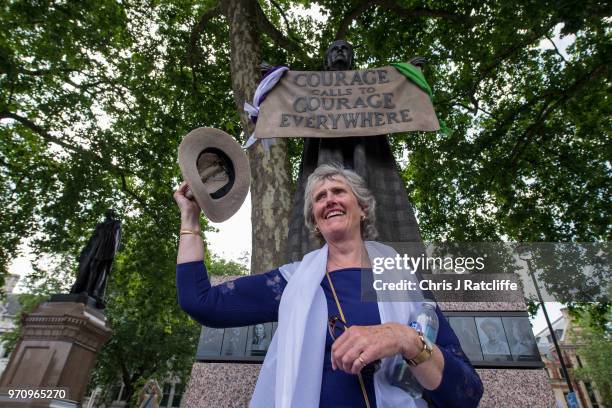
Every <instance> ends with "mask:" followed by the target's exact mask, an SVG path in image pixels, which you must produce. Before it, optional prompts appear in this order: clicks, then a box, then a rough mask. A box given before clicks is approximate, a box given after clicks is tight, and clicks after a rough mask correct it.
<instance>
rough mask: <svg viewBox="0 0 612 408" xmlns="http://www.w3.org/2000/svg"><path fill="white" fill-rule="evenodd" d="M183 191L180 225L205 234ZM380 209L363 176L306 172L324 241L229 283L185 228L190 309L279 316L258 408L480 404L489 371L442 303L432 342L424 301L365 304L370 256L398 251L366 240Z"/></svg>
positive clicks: (211, 316) (214, 317) (315, 227)
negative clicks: (481, 369)
mask: <svg viewBox="0 0 612 408" xmlns="http://www.w3.org/2000/svg"><path fill="white" fill-rule="evenodd" d="M185 190H186V186H185V185H182V186H181V187H180V188H179V189H178V190H177V191H176V192H175V194H174V197H175V200H176V202H177V204H178V205H179V207H180V209H181V219H182V220H183V222H182V225H181V228H182V229H188V230H199V229H198V227H199V225H197V224H196V223H197V222H198V219H199V218H198V214H199V208H197V205H196V204H194V203H193V202H191V201H189V200H188V199H187V198H186V197H185V195H184V194H185ZM375 210H376V202H375V200H374V198H373V196H372V193H371V192H370V191H369V190H368V189H367V188H366V187H365V183H364V181H363V179H362V178H361V177H360V176H358V175H357V174H356V173H355V172H353V171H351V170H347V169H344V168H341V167H339V166H333V165H322V166H319V167H318V168H317V169H316V170H315V171H314V172H313V174H312V175H311V176H310V177H309V178H308V182H307V186H306V189H305V203H304V220H305V223H306V225H307V226H308V228H309V229H310V230H311V231H312V232H313V233H314V234H317V235H318V236H319V237H320V238H322V241H324V242H325V244H324V245H323V246H322V248H321V249H318V250H316V251H313V252H311V253H309V254H307V255H305V256H304V258H303V259H302V261H300V262H294V263H292V264H287V265H283V266H281V267H279V268H278V269H275V270H272V271H270V272H267V273H264V274H259V275H251V276H247V277H243V278H240V279H237V280H235V281H233V282H231V290H227V284H225V285H222V286H215V287H212V286H211V285H210V282H209V281H208V277H207V275H206V270H205V268H204V264H203V262H202V259H203V257H204V251H203V245H202V241H201V237H200V235H198V234H193V235H191V234H187V235H181V239H180V243H179V253H178V258H177V276H176V281H177V289H178V296H179V303H180V305H181V307H182V308H183V309H184V310H185V311H186V312H187V313H189V314H190V315H191V316H192V317H193V318H195V319H196V320H198V321H199V322H200V323H202V324H204V325H207V326H210V327H236V326H245V325H254V324H259V323H266V322H272V321H278V327H277V330H276V333H275V334H274V337H273V338H272V341H271V343H270V346H269V348H268V352H267V354H266V359H265V361H264V364H263V366H262V369H261V372H260V375H259V379H258V381H257V386H256V387H255V392H254V394H253V397H252V400H251V405H250V406H251V407H255V408H258V407H266V408H267V407H273V406H275V407H294V406H300V407H306V408H314V407H339V406H351V407H359V406H365V407H368V408H369V407H374V406H378V407H395V406H402V407H425V406H426V405H427V403H426V402H425V400H424V399H423V398H426V399H428V400H429V401H430V402H432V403H433V404H434V405H436V406H445V407H449V406H457V407H472V406H476V405H478V401H479V400H480V396H481V395H482V383H481V382H480V378H479V377H478V375H477V374H476V372H475V371H474V369H473V367H472V366H471V365H470V363H469V361H468V360H467V358H466V357H465V355H464V354H463V352H462V351H461V347H460V345H459V341H458V339H457V337H456V336H455V334H454V333H453V331H452V329H451V328H450V326H449V324H448V321H447V320H446V319H445V318H444V317H443V316H442V314H441V312H440V310H439V309H436V313H437V314H438V320H439V322H440V328H439V332H438V336H437V338H436V339H435V340H436V341H435V344H433V343H429V342H427V341H426V340H424V336H423V334H422V333H420V332H418V331H416V330H415V329H413V328H412V327H410V326H409V323H410V322H412V321H413V320H415V319H416V316H417V314H418V313H419V310H417V308H416V307H415V306H414V305H415V302H414V299H412V300H413V301H411V299H406V300H407V301H406V302H383V301H379V302H378V303H373V302H363V301H362V299H361V292H362V290H361V276H362V272H365V273H372V269H371V262H370V259H374V258H375V257H377V256H392V254H396V253H395V251H393V250H392V249H391V248H390V247H386V246H384V245H382V244H379V243H376V242H372V241H365V240H368V239H373V238H374V237H375V236H376V229H375V228H374V218H375ZM188 261H191V262H188ZM278 292H280V293H282V295H281V297H280V299H279V296H278ZM332 322H333V324H332ZM338 329H342V330H338ZM397 355H400V356H401V357H403V358H404V359H405V360H406V361H408V363H409V365H410V367H409V370H410V371H411V373H412V375H413V376H414V377H415V378H416V380H417V381H418V382H419V383H420V385H421V386H422V387H423V388H424V393H423V398H413V397H412V396H410V395H409V394H408V393H407V392H405V391H403V390H402V389H400V388H397V387H395V386H393V385H392V384H391V376H392V373H393V371H394V366H393V364H394V363H393V361H394V358H395V357H396V356H397Z"/></svg>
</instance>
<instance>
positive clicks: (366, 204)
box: [304, 164, 378, 240]
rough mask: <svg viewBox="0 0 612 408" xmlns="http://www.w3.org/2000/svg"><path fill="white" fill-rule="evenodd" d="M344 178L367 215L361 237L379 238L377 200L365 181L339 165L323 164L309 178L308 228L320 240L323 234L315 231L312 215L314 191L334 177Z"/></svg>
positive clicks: (306, 206)
mask: <svg viewBox="0 0 612 408" xmlns="http://www.w3.org/2000/svg"><path fill="white" fill-rule="evenodd" d="M337 176H340V177H342V178H344V179H345V180H346V182H347V184H348V185H349V187H350V188H351V190H352V191H353V194H354V195H355V197H356V198H357V203H358V204H359V206H360V207H361V209H362V210H363V212H364V213H365V219H364V220H363V221H361V237H362V238H363V239H365V240H372V239H375V238H376V237H377V236H378V231H377V230H376V226H375V224H376V200H375V199H374V195H372V192H371V191H370V190H368V188H367V187H366V185H365V181H364V180H363V178H361V176H360V175H359V174H357V173H355V172H354V171H353V170H349V169H345V168H344V167H342V166H340V165H338V164H322V165H320V166H319V167H317V168H316V169H315V171H314V172H313V173H312V174H311V175H310V176H309V177H308V181H307V182H306V188H305V190H304V222H305V223H306V228H308V229H309V230H310V231H312V232H313V233H314V234H315V235H316V236H317V237H318V238H322V236H321V234H320V233H319V232H317V231H316V230H315V222H314V214H313V213H312V208H313V202H312V190H313V189H314V187H315V186H316V185H317V184H318V183H320V182H322V181H324V180H332V179H333V178H334V177H337Z"/></svg>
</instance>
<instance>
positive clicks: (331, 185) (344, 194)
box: [312, 176, 365, 242]
mask: <svg viewBox="0 0 612 408" xmlns="http://www.w3.org/2000/svg"><path fill="white" fill-rule="evenodd" d="M312 201H313V207H312V211H313V215H314V221H315V225H316V226H317V227H318V228H319V231H320V232H321V234H322V235H323V238H325V241H327V242H330V241H332V242H333V241H338V240H344V239H352V238H360V237H361V217H362V216H364V215H365V213H364V212H363V210H362V209H361V207H360V206H359V203H358V202H357V198H356V197H355V194H353V191H352V190H351V187H350V186H349V185H348V183H347V182H346V179H345V178H344V177H342V176H334V177H333V178H332V179H331V180H329V179H325V180H323V181H322V182H320V183H319V184H317V185H316V186H315V188H314V189H313V191H312Z"/></svg>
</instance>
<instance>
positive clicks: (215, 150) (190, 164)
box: [178, 127, 251, 222]
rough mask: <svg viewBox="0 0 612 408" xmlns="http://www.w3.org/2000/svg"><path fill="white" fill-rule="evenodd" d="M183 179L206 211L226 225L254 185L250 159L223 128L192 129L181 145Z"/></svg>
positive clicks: (179, 154)
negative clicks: (252, 184) (251, 185)
mask: <svg viewBox="0 0 612 408" xmlns="http://www.w3.org/2000/svg"><path fill="white" fill-rule="evenodd" d="M178 161H179V166H180V168H181V173H182V174H183V179H184V180H185V181H186V182H187V184H188V185H189V189H190V190H191V192H192V194H193V197H194V198H195V200H196V201H197V203H198V204H199V205H200V207H201V208H202V211H203V212H204V214H205V215H206V217H208V219H209V220H211V221H213V222H222V221H225V220H227V219H228V218H230V217H231V216H232V215H234V214H235V213H236V211H238V209H239V208H240V206H241V205H242V203H243V202H244V199H245V198H246V195H247V192H248V191H249V185H250V182H251V170H250V167H249V162H248V159H247V157H246V155H245V153H244V151H243V150H242V148H241V147H240V145H239V144H238V143H237V142H236V141H235V140H234V138H233V137H231V136H230V135H228V134H227V133H225V132H223V131H222V130H219V129H214V128H207V127H201V128H197V129H194V130H192V131H191V132H189V133H188V134H187V136H185V137H184V138H183V141H182V142H181V144H180V145H179V150H178Z"/></svg>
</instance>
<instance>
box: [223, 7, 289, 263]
mask: <svg viewBox="0 0 612 408" xmlns="http://www.w3.org/2000/svg"><path fill="white" fill-rule="evenodd" d="M256 7H259V4H258V3H257V2H256V1H251V0H225V1H222V2H221V9H222V12H223V14H224V15H225V17H226V18H227V22H228V24H229V28H230V44H231V48H230V51H231V62H230V69H231V74H232V89H233V91H234V100H235V102H236V107H237V109H238V112H239V113H240V121H241V123H242V127H243V129H245V130H247V131H248V132H249V134H250V133H251V132H252V131H253V125H252V123H251V122H250V120H249V118H248V116H247V114H246V113H245V112H244V109H243V105H244V102H245V101H249V102H250V101H252V98H253V95H254V93H255V89H256V88H257V84H258V82H259V80H260V71H259V64H260V63H261V49H260V45H259V33H258V30H257V27H256V25H255V21H256V19H255V16H256V13H255V10H256ZM248 157H249V162H250V166H251V206H252V209H251V221H252V224H253V230H252V241H253V248H252V253H251V273H252V274H256V273H263V272H266V271H268V270H270V269H273V268H276V267H278V266H280V265H282V264H283V263H284V261H285V260H284V253H285V242H286V241H287V231H288V219H289V210H290V208H291V180H290V178H289V174H290V173H289V160H288V157H287V142H286V140H284V139H281V140H277V143H276V144H275V145H274V146H272V147H271V148H270V150H269V151H266V150H265V149H264V148H263V147H262V146H261V143H257V144H256V145H255V146H252V147H251V148H250V149H249V151H248Z"/></svg>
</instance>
